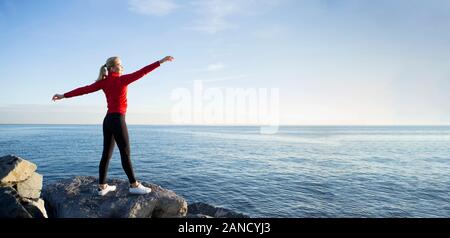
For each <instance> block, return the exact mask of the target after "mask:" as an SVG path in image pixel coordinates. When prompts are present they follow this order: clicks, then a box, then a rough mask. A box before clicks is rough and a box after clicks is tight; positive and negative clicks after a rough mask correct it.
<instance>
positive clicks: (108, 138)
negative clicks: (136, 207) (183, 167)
mask: <svg viewBox="0 0 450 238" xmlns="http://www.w3.org/2000/svg"><path fill="white" fill-rule="evenodd" d="M173 59H174V58H173V57H172V56H166V57H164V58H163V59H161V60H158V61H156V62H154V63H152V64H150V65H147V66H145V67H144V68H142V69H140V70H138V71H136V72H134V73H131V74H125V75H122V72H123V67H122V63H121V60H120V58H119V57H111V58H109V59H108V60H107V61H106V64H104V65H102V67H101V68H100V73H99V76H98V78H97V80H96V81H95V82H94V83H93V84H91V85H87V86H84V87H80V88H77V89H75V90H72V91H70V92H67V93H64V94H55V95H54V96H53V98H52V100H53V101H56V100H60V99H63V98H71V97H75V96H80V95H84V94H88V93H92V92H96V91H98V90H100V89H102V90H103V92H104V93H105V96H106V101H107V103H108V111H107V114H106V116H105V119H104V120H103V153H102V159H101V161H100V165H99V167H100V168H99V185H98V195H100V196H104V195H106V194H107V193H108V192H110V191H115V190H116V186H114V185H108V184H107V183H106V174H107V171H108V164H109V160H110V159H111V156H112V152H113V149H114V142H115V143H117V146H118V147H119V151H120V157H121V160H122V167H123V169H124V170H125V173H126V174H127V176H128V180H129V182H130V188H129V192H130V193H132V194H147V193H150V192H151V189H150V188H148V187H144V186H143V185H142V184H141V183H139V182H138V181H137V180H136V178H135V177H134V172H133V167H132V165H131V160H130V143H129V138H128V129H127V124H126V123H125V114H126V110H127V86H128V85H129V84H130V83H132V82H134V81H136V80H138V79H140V78H142V77H144V76H145V75H146V74H148V73H150V72H151V71H152V70H154V69H156V68H158V67H159V66H160V65H161V64H163V63H165V62H167V61H172V60H173Z"/></svg>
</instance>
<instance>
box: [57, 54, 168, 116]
mask: <svg viewBox="0 0 450 238" xmlns="http://www.w3.org/2000/svg"><path fill="white" fill-rule="evenodd" d="M159 66H160V63H159V61H156V62H155V63H153V64H150V65H147V66H145V67H144V68H142V69H140V70H138V71H136V72H134V73H131V74H125V75H120V74H119V73H114V72H110V73H109V74H108V76H107V77H106V78H105V79H103V80H100V81H97V82H95V83H93V84H91V85H87V86H84V87H80V88H77V89H74V90H72V91H70V92H67V93H64V97H66V98H70V97H75V96H80V95H84V94H88V93H92V92H96V91H98V90H100V89H102V90H103V92H104V93H105V96H106V101H107V102H108V112H107V113H113V112H118V113H122V114H125V113H126V111H127V91H128V87H127V86H128V84H130V83H132V82H134V81H136V80H138V79H140V78H142V77H144V76H145V75H146V74H148V73H150V72H151V71H152V70H154V69H156V68H158V67H159Z"/></svg>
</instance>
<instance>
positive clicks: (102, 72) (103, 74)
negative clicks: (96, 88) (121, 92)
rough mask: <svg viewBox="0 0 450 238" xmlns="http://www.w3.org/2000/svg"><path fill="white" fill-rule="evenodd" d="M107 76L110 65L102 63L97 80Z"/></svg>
mask: <svg viewBox="0 0 450 238" xmlns="http://www.w3.org/2000/svg"><path fill="white" fill-rule="evenodd" d="M106 76H108V67H106V64H104V65H102V67H100V73H99V74H98V78H97V80H96V82H97V81H100V80H103V79H105V78H106Z"/></svg>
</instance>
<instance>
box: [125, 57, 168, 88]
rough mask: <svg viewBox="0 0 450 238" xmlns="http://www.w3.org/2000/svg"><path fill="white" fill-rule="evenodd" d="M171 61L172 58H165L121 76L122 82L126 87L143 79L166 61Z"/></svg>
mask: <svg viewBox="0 0 450 238" xmlns="http://www.w3.org/2000/svg"><path fill="white" fill-rule="evenodd" d="M172 60H174V58H173V57H172V56H166V57H164V58H163V59H161V60H158V61H156V62H154V63H152V64H149V65H147V66H145V67H144V68H142V69H140V70H138V71H136V72H134V73H131V74H126V75H123V76H122V80H123V82H124V83H125V84H126V85H128V84H130V83H132V82H134V81H136V80H138V79H140V78H142V77H144V76H145V75H146V74H148V73H150V72H151V71H153V70H154V69H156V68H158V67H159V66H160V65H161V64H163V63H165V62H167V61H172Z"/></svg>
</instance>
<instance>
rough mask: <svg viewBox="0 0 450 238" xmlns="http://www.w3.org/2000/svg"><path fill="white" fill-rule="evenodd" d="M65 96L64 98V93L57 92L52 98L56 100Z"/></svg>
mask: <svg viewBox="0 0 450 238" xmlns="http://www.w3.org/2000/svg"><path fill="white" fill-rule="evenodd" d="M63 98H64V94H55V95H53V97H52V100H53V101H56V100H61V99H63Z"/></svg>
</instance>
